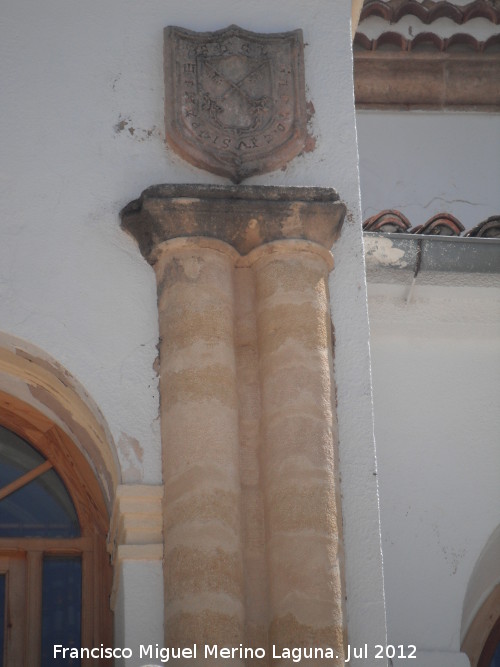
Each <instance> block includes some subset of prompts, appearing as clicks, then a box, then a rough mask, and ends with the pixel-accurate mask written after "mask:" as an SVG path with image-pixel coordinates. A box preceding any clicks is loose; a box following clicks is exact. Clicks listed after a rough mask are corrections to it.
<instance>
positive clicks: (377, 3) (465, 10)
mask: <svg viewBox="0 0 500 667" xmlns="http://www.w3.org/2000/svg"><path fill="white" fill-rule="evenodd" d="M409 14H410V15H413V16H416V17H417V18H419V19H420V20H421V21H422V23H425V24H429V23H432V22H433V21H436V20H437V19H440V18H443V17H446V18H449V19H451V20H452V21H454V22H455V23H458V24H460V25H461V24H462V23H466V22H467V21H470V20H471V19H475V18H484V19H486V20H488V21H491V22H492V23H494V24H498V23H500V6H498V5H497V4H493V3H492V2H488V0H473V2H470V3H468V4H467V5H462V6H457V5H454V4H453V3H451V2H447V1H446V0H439V1H438V2H435V1H434V0H426V1H424V2H417V0H386V1H384V0H366V2H365V4H364V6H363V9H362V10H361V17H360V21H363V20H364V19H367V18H369V17H370V16H379V17H381V18H383V19H385V20H386V21H389V22H390V23H397V22H398V21H399V20H400V19H401V18H402V17H403V16H407V15H409Z"/></svg>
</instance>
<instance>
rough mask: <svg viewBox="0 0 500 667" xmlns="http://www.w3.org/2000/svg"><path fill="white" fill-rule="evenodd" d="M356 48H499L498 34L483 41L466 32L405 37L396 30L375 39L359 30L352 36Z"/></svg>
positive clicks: (382, 49) (472, 50) (468, 49)
mask: <svg viewBox="0 0 500 667" xmlns="http://www.w3.org/2000/svg"><path fill="white" fill-rule="evenodd" d="M354 46H355V47H356V50H358V51H359V50H364V51H387V50H397V51H422V50H431V51H436V52H453V51H467V52H469V53H485V52H487V51H488V52H493V51H498V50H499V49H500V35H493V36H492V37H490V38H489V39H487V40H486V41H484V42H481V41H479V40H477V39H476V38H475V37H473V36H472V35H469V34H466V33H456V34H454V35H452V36H451V37H448V38H444V37H439V35H436V34H435V33H433V32H421V33H419V34H418V35H415V37H413V39H406V38H405V37H403V35H401V34H399V33H397V32H391V31H388V32H383V33H382V34H381V35H380V36H379V37H377V38H376V39H369V38H368V37H367V36H366V35H364V34H363V33H361V32H357V33H356V35H355V36H354Z"/></svg>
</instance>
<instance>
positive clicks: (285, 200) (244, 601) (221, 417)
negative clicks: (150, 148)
mask: <svg viewBox="0 0 500 667" xmlns="http://www.w3.org/2000/svg"><path fill="white" fill-rule="evenodd" d="M344 215H345V207H344V206H343V204H341V203H340V202H339V201H338V196H337V194H336V193H335V192H334V191H333V190H324V189H316V188H274V187H271V188H266V187H258V186H256V187H243V186H238V187H235V186H229V187H219V186H189V185H188V186H186V185H184V186H173V185H172V186H169V185H165V186H155V187H153V188H149V189H148V190H146V191H145V192H144V193H143V194H142V196H141V198H140V199H139V200H137V201H134V202H131V203H130V204H129V205H128V206H127V207H126V208H125V209H124V210H123V211H122V225H123V227H124V228H125V229H127V230H128V231H130V232H131V233H132V234H133V236H134V237H135V238H136V239H137V241H138V243H139V247H140V249H141V251H142V253H143V255H144V256H145V257H146V258H147V259H148V261H149V262H150V263H151V264H152V265H153V266H154V268H155V272H156V278H157V284H158V308H159V319H160V336H161V342H160V391H161V423H162V448H163V474H164V483H165V494H164V508H163V514H164V552H165V564H164V576H165V600H166V602H165V644H166V646H171V647H174V646H175V647H178V646H188V647H189V646H192V645H193V643H196V644H198V646H199V651H200V649H202V648H203V646H204V644H217V645H218V647H219V648H222V647H238V646H239V644H240V643H241V644H242V647H243V649H246V648H247V647H250V648H251V647H254V648H255V647H259V648H262V649H265V650H266V651H267V654H266V656H265V658H261V657H260V656H259V657H258V659H257V660H255V661H252V659H251V658H250V657H249V656H246V657H245V658H244V662H245V664H246V665H247V667H249V666H250V665H253V664H255V665H262V667H268V666H269V665H270V664H272V662H273V657H272V644H275V645H276V650H277V651H278V652H280V651H281V650H282V649H284V648H288V649H294V648H295V649H298V648H304V647H313V648H316V647H317V648H320V647H331V648H333V649H334V650H335V653H336V654H337V655H338V656H339V657H338V659H337V660H333V661H332V659H331V656H330V657H328V659H327V660H326V661H325V662H324V664H325V665H326V664H328V665H329V666H330V665H332V664H339V665H340V664H343V649H342V645H343V638H344V623H343V617H342V591H341V576H340V566H339V557H338V554H339V544H338V542H339V539H338V534H339V526H340V523H341V519H340V514H339V505H338V503H337V496H338V484H337V480H336V473H335V453H334V452H335V446H336V425H335V415H334V412H333V409H332V394H333V386H334V385H333V374H332V373H333V371H332V363H331V361H332V360H331V337H330V317H329V303H328V289H327V276H328V271H329V269H330V268H331V266H332V264H331V262H332V257H331V254H330V248H331V246H332V244H333V241H334V240H335V239H336V238H337V237H338V234H339V230H340V227H341V224H342V221H343V218H344ZM292 660H293V658H292ZM292 660H286V659H285V660H283V661H282V662H281V663H280V664H282V665H287V664H290V665H292V664H296V663H295V662H293V661H292ZM202 661H203V664H204V665H206V664H207V662H205V661H204V660H203V656H200V655H198V663H197V662H193V661H192V660H187V661H186V663H185V664H186V665H187V663H188V662H189V664H190V665H195V664H200V665H201V662H202ZM212 662H213V664H215V663H216V662H217V661H216V660H214V661H212ZM241 662H243V660H242V661H240V663H241ZM237 663H238V659H236V664H237ZM180 664H183V663H182V662H181V663H180ZM208 664H210V661H209V663H208ZM232 664H235V661H234V660H233V661H232ZM312 664H314V665H321V664H323V663H322V661H321V660H318V659H315V660H313V663H312Z"/></svg>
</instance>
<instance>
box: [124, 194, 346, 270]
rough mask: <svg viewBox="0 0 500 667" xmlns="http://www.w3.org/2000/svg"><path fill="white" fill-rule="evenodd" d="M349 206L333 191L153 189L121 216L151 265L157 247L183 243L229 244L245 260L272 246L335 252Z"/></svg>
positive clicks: (153, 261) (131, 203)
mask: <svg viewBox="0 0 500 667" xmlns="http://www.w3.org/2000/svg"><path fill="white" fill-rule="evenodd" d="M345 211H346V208H345V205H344V204H343V203H342V202H341V201H340V200H339V196H338V194H337V193H336V192H335V190H333V189H330V188H312V187H311V188H309V187H292V188H286V187H276V186H272V187H270V186H268V187H266V186H217V185H154V186H152V187H150V188H148V189H147V190H144V192H143V193H142V194H141V197H140V198H139V199H136V200H134V201H132V202H130V204H128V205H127V206H126V207H125V208H124V209H123V210H122V211H121V214H120V215H121V219H122V227H123V229H125V230H126V231H127V232H129V233H130V234H132V236H134V238H135V239H136V240H137V243H138V244H139V248H140V250H141V252H142V254H143V255H144V257H145V258H146V259H147V260H148V262H149V263H150V264H154V263H155V262H156V260H157V246H158V245H159V244H161V243H163V242H164V241H169V240H170V239H174V238H179V237H195V236H196V237H207V238H213V239H218V240H220V241H224V242H225V243H228V244H229V245H231V246H232V247H233V248H235V250H237V251H238V253H239V254H240V255H247V254H248V253H250V252H251V251H252V250H253V249H254V248H257V247H258V246H260V245H264V244H266V243H270V242H272V241H278V240H285V239H295V240H298V239H303V240H307V241H311V242H314V243H318V244H319V245H321V246H323V247H324V248H326V249H327V250H330V249H331V247H332V245H333V243H334V241H335V240H336V239H337V238H338V236H339V234H340V229H341V226H342V223H343V220H344V216H345Z"/></svg>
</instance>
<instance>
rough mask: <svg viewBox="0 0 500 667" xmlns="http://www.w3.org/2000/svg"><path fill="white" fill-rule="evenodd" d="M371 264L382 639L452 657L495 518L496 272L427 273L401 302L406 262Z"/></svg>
mask: <svg viewBox="0 0 500 667" xmlns="http://www.w3.org/2000/svg"><path fill="white" fill-rule="evenodd" d="M384 241H385V240H384ZM370 243H372V241H370ZM373 243H374V242H373ZM486 243H488V241H486ZM389 254H390V253H387V252H385V253H384V256H385V261H386V265H387V262H388V257H389ZM396 259H397V258H396ZM375 264H376V262H373V263H372V267H371V268H370V269H369V273H368V284H369V291H368V294H369V313H370V327H371V354H372V371H373V387H374V406H375V435H376V441H377V452H378V473H379V484H380V503H381V519H382V535H383V552H384V571H385V586H386V603H387V623H388V641H389V642H390V643H394V644H415V645H417V649H418V653H419V654H420V658H421V659H423V658H424V657H425V660H426V662H423V663H422V664H429V665H436V667H439V666H442V665H445V664H450V665H459V664H462V662H461V661H462V660H464V657H463V656H461V657H460V656H458V655H457V653H458V652H459V651H460V643H461V636H460V633H461V626H462V610H463V608H464V602H465V598H466V591H467V587H468V583H469V581H470V579H471V575H472V573H473V570H474V566H475V565H476V563H477V561H478V559H479V556H480V554H481V552H482V550H483V548H484V546H485V545H486V543H487V541H488V539H489V538H490V536H491V534H492V533H493V531H494V530H495V528H496V527H497V525H498V523H499V513H498V509H499V507H500V486H499V484H498V476H499V472H500V448H499V446H498V445H499V435H498V434H499V433H500V412H499V411H498V401H499V397H500V348H499V345H498V341H499V337H500V277H499V276H498V275H489V276H487V275H482V276H481V275H479V274H464V273H449V274H439V273H432V272H423V273H421V274H419V276H418V277H417V281H416V284H415V286H414V288H413V291H412V293H411V296H410V299H409V301H408V295H409V288H410V285H411V281H412V278H413V271H412V270H402V269H392V270H391V269H387V268H386V269H382V270H381V269H380V268H379V269H378V270H376V271H375V270H374V266H375ZM496 568H497V573H496V580H497V582H498V580H499V578H500V564H499V563H498V562H497V563H496ZM490 569H491V568H490ZM487 574H488V576H490V580H489V585H490V587H493V586H494V583H495V577H494V576H493V577H492V576H491V575H492V573H491V572H488V573H487ZM469 606H470V605H469ZM469 611H470V610H469ZM476 611H477V609H476ZM427 651H430V652H436V651H440V652H443V653H446V654H448V653H451V654H455V657H454V658H453V657H452V656H448V658H447V659H445V658H444V657H443V656H440V654H437V653H436V654H434V655H433V654H432V653H427ZM445 657H446V656H445ZM397 664H399V663H397ZM464 664H467V663H464Z"/></svg>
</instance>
